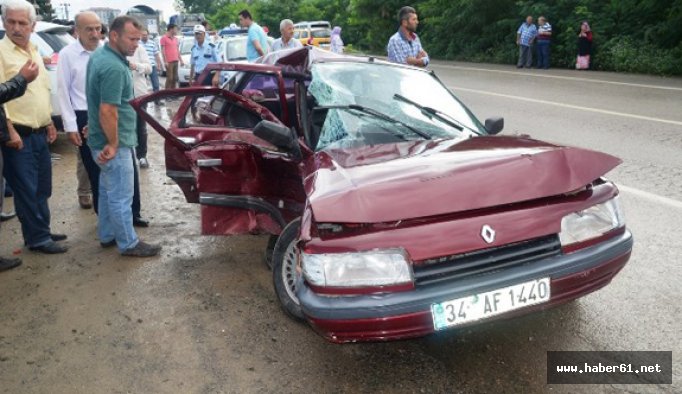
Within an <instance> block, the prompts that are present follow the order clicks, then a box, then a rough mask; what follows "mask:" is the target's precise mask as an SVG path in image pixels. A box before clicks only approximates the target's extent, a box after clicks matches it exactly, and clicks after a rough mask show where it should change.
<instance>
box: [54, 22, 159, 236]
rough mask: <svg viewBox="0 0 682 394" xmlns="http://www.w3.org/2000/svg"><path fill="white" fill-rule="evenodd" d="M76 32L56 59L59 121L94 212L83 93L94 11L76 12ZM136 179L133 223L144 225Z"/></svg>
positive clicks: (94, 34)
mask: <svg viewBox="0 0 682 394" xmlns="http://www.w3.org/2000/svg"><path fill="white" fill-rule="evenodd" d="M75 21H76V32H77V33H78V40H76V41H74V42H72V43H71V44H69V45H67V46H65V47H64V48H62V50H61V51H60V52H59V62H58V63H57V81H58V83H59V91H60V92H61V94H60V95H59V107H60V108H61V110H62V122H63V123H64V131H66V134H67V136H68V137H69V140H70V141H71V142H72V143H73V144H74V145H76V146H77V147H78V150H79V151H80V156H81V159H82V160H83V165H84V166H85V170H86V172H87V173H88V178H89V179H90V185H91V187H92V199H93V207H94V208H95V213H97V212H98V206H97V205H98V201H99V198H98V197H99V173H100V168H99V166H98V165H97V163H95V161H94V160H93V158H92V154H91V153H90V148H89V147H88V144H87V143H86V138H87V133H84V129H85V127H86V126H87V124H88V104H87V99H86V96H85V81H86V70H87V66H88V61H89V60H90V55H91V54H92V53H93V52H94V51H95V50H97V49H98V48H99V47H100V46H101V45H102V44H101V40H100V39H101V31H102V23H101V22H100V20H99V17H98V16H97V14H95V13H94V12H89V11H83V12H80V13H78V14H77V15H76V18H75ZM138 184H139V181H138V182H136V186H137V187H136V188H135V189H136V190H137V191H138V192H137V193H135V196H134V197H133V224H135V225H136V226H138V227H146V226H148V225H149V223H148V222H147V221H146V220H144V219H142V218H141V217H140V195H139V186H138Z"/></svg>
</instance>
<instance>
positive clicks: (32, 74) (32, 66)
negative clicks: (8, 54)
mask: <svg viewBox="0 0 682 394" xmlns="http://www.w3.org/2000/svg"><path fill="white" fill-rule="evenodd" d="M39 71H40V69H39V68H38V63H36V62H34V61H33V60H29V61H27V62H26V64H24V65H23V66H22V67H21V70H19V74H21V76H22V77H24V78H25V79H26V80H27V81H28V82H33V81H34V80H35V79H36V78H38V72H39Z"/></svg>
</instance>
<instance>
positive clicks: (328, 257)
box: [301, 249, 412, 287]
mask: <svg viewBox="0 0 682 394" xmlns="http://www.w3.org/2000/svg"><path fill="white" fill-rule="evenodd" d="M301 257H302V261H301V263H302V267H303V275H304V277H305V279H306V280H307V281H308V282H309V283H310V284H312V285H314V286H321V287H376V286H391V285H398V284H405V283H412V268H411V265H410V263H409V262H408V258H407V254H406V253H405V251H404V250H403V249H383V250H373V251H368V252H357V253H324V254H307V253H302V256H301Z"/></svg>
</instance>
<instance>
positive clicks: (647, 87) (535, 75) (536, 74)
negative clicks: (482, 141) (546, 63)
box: [432, 64, 682, 92]
mask: <svg viewBox="0 0 682 394" xmlns="http://www.w3.org/2000/svg"><path fill="white" fill-rule="evenodd" d="M432 67H443V68H450V69H455V70H471V71H483V72H491V73H499V74H513V75H525V76H530V77H537V78H554V79H563V80H568V81H580V82H591V83H605V84H609V85H618V86H629V87H635V88H646V89H661V90H673V91H680V92H682V88H678V87H674V86H660V85H649V84H640V83H630V82H617V81H606V80H603V79H592V78H580V77H566V76H562V75H547V74H541V73H527V72H519V71H507V70H494V69H490V68H477V67H464V66H451V65H448V64H432Z"/></svg>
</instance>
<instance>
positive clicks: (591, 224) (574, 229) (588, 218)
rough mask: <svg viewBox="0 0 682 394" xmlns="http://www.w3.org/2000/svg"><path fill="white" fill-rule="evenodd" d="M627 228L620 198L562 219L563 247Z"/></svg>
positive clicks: (560, 236) (561, 234)
mask: <svg viewBox="0 0 682 394" xmlns="http://www.w3.org/2000/svg"><path fill="white" fill-rule="evenodd" d="M623 226H625V217H624V216H623V211H622V210H621V208H620V200H619V198H618V196H616V197H614V198H612V199H611V200H609V201H606V202H604V203H602V204H597V205H594V206H592V207H589V208H587V209H585V210H583V211H579V212H574V213H571V214H569V215H566V216H564V217H563V219H561V232H560V233H559V240H560V241H561V246H566V245H570V244H575V243H579V242H583V241H586V240H589V239H592V238H597V237H599V236H601V235H603V234H605V233H607V232H609V231H611V230H614V229H617V228H620V227H623Z"/></svg>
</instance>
